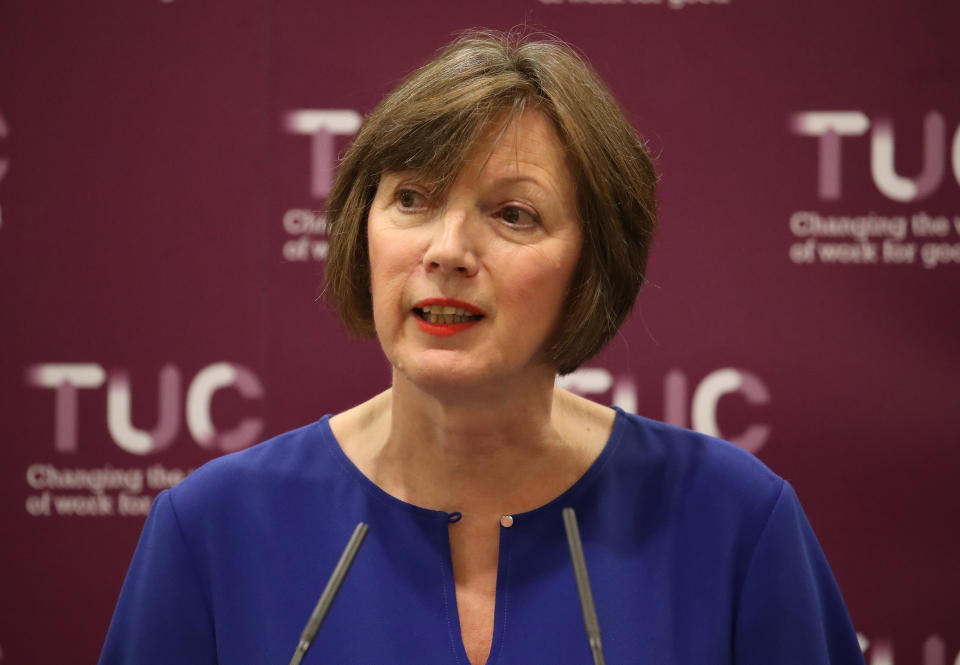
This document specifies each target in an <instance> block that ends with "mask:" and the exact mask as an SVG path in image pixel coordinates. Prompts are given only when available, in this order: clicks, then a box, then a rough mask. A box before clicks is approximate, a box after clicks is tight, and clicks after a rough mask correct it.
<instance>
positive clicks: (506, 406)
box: [331, 375, 613, 519]
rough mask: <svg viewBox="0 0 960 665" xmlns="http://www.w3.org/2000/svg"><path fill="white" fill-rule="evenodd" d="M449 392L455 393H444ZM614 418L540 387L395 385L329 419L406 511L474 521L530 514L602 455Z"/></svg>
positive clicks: (398, 381) (549, 386)
mask: <svg viewBox="0 0 960 665" xmlns="http://www.w3.org/2000/svg"><path fill="white" fill-rule="evenodd" d="M451 392H454V391H451ZM612 423H613V412H612V411H611V410H609V409H606V408H604V407H601V406H599V405H597V404H594V403H592V402H589V401H587V400H584V399H582V398H579V397H576V396H573V395H571V394H569V393H566V392H565V391H561V390H557V389H555V388H554V387H553V377H552V376H549V377H548V381H547V382H546V383H545V385H542V386H540V385H531V386H501V387H500V389H497V390H489V391H486V393H484V392H483V391H473V392H472V394H466V393H465V392H464V391H462V390H458V391H455V392H454V394H453V395H450V396H448V395H444V394H443V393H442V391H436V392H433V393H426V392H424V391H423V390H421V389H420V388H419V387H418V386H416V385H415V384H413V383H411V382H409V381H407V380H406V379H405V378H404V377H403V376H402V375H399V376H395V377H394V386H393V388H392V389H391V390H388V391H387V392H385V393H382V394H381V395H378V396H377V397H375V398H373V399H372V400H370V401H368V402H366V403H364V404H361V405H360V406H358V407H355V408H354V409H351V410H350V411H346V412H344V413H343V414H340V415H338V416H335V417H334V419H333V420H332V421H331V427H333V430H334V433H335V435H336V436H337V439H338V440H339V442H340V444H341V446H342V447H343V449H344V452H345V453H346V454H347V456H348V457H350V459H351V460H352V461H353V462H354V463H355V464H356V465H357V466H358V468H360V470H361V471H362V472H363V473H364V474H365V475H366V476H367V477H368V478H370V479H371V480H372V481H373V482H374V483H376V484H377V485H378V486H380V487H381V488H382V489H384V490H385V491H386V492H388V493H389V494H391V495H393V496H395V497H397V498H398V499H401V500H403V501H406V502H408V503H412V504H415V505H419V506H423V507H425V508H432V509H435V510H445V511H447V512H453V511H459V512H462V513H463V514H464V516H465V517H469V516H473V515H475V516H477V517H482V518H483V519H490V518H492V517H495V516H498V515H502V514H507V513H511V512H522V511H526V510H531V509H533V508H536V507H538V506H540V505H542V504H544V503H546V502H548V501H549V500H551V499H552V498H554V497H555V496H557V495H558V494H560V493H561V492H563V491H564V490H565V489H566V488H568V487H569V486H570V485H572V484H573V483H574V482H576V480H577V479H578V478H579V477H580V476H581V475H582V474H583V473H584V472H585V471H586V469H587V468H588V467H589V466H590V464H591V463H592V462H593V460H594V459H596V457H597V455H599V453H600V451H601V450H602V448H603V445H604V443H605V442H606V439H607V437H608V435H609V431H610V428H611V427H612Z"/></svg>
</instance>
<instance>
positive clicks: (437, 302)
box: [413, 298, 483, 337]
mask: <svg viewBox="0 0 960 665" xmlns="http://www.w3.org/2000/svg"><path fill="white" fill-rule="evenodd" d="M440 307H456V308H458V309H460V310H463V312H466V316H468V317H469V319H468V320H466V321H456V322H452V323H446V322H440V321H431V320H430V319H431V318H434V319H436V318H438V316H439V315H442V313H440V312H437V311H436V310H435V309H434V308H437V309H439V308H440ZM413 311H414V315H415V317H414V320H415V321H416V322H417V326H418V327H419V328H420V330H422V331H423V332H425V333H428V334H430V335H434V336H436V337H449V336H450V335H454V334H456V333H458V332H460V331H462V330H466V329H467V328H469V327H471V326H472V325H474V324H475V323H477V322H478V321H480V319H482V318H483V312H482V311H481V310H480V308H479V307H477V306H476V305H472V304H470V303H468V302H464V301H462V300H454V299H453V298H425V299H423V300H421V301H420V302H418V303H417V304H416V305H414V307H413ZM443 316H451V315H443ZM461 316H463V314H462V313H461ZM458 318H459V317H458Z"/></svg>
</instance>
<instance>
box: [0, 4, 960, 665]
mask: <svg viewBox="0 0 960 665" xmlns="http://www.w3.org/2000/svg"><path fill="white" fill-rule="evenodd" d="M518 25H526V26H528V27H529V28H531V29H535V30H541V31H545V32H549V33H552V34H554V35H557V36H558V37H560V38H562V39H564V40H566V41H569V42H571V43H572V44H574V45H575V46H576V47H577V48H578V49H580V50H581V51H582V52H583V53H584V54H585V56H586V57H587V58H588V60H589V61H590V62H591V63H592V65H593V66H594V68H595V69H596V70H597V71H598V72H599V73H600V74H601V76H602V77H603V78H604V79H605V80H606V81H607V82H608V84H609V85H610V87H611V88H612V89H613V91H614V93H615V94H616V95H617V97H618V98H619V99H620V100H621V102H622V104H623V106H624V108H625V110H626V112H627V115H628V117H629V118H630V119H631V121H632V122H633V123H634V125H635V126H636V128H637V130H638V131H639V132H640V133H641V134H642V135H644V136H645V137H646V138H647V140H648V142H649V145H650V148H651V150H652V152H653V153H654V154H655V155H656V157H657V164H658V168H659V171H660V174H661V187H660V193H661V211H660V214H661V231H660V234H659V236H658V239H657V242H656V245H655V247H654V250H653V254H652V259H651V265H650V271H649V278H650V281H649V284H648V286H647V288H646V289H645V291H644V292H643V293H642V294H641V297H640V299H639V302H638V304H637V307H636V310H635V312H634V314H633V315H632V317H631V318H630V319H629V321H628V322H627V324H626V325H625V327H624V328H623V330H622V333H621V334H620V335H619V336H618V337H617V338H616V339H615V340H614V341H613V343H612V344H611V345H610V346H609V348H608V349H606V350H605V351H604V352H603V353H602V354H601V355H599V356H598V357H596V358H594V359H593V360H591V361H590V362H589V363H587V365H586V366H585V367H584V368H583V369H581V370H580V371H578V372H577V373H576V374H573V375H571V376H568V377H565V378H564V379H562V382H563V384H564V385H565V386H567V387H569V388H571V389H573V390H576V391H578V392H580V393H582V394H584V395H587V396H589V397H591V398H593V399H596V400H598V401H600V402H603V403H607V404H613V403H616V404H618V405H620V406H623V407H624V408H627V409H629V410H632V411H636V412H638V413H642V414H644V415H647V416H650V417H653V418H657V419H661V420H667V421H670V422H673V423H675V424H679V425H682V426H685V427H691V428H695V429H699V430H701V431H704V432H708V433H711V434H715V435H718V436H722V437H724V438H727V439H730V440H732V441H734V442H735V443H737V444H738V445H741V446H742V447H744V448H746V449H748V450H750V451H751V452H753V453H754V454H756V455H757V456H758V457H759V458H760V459H762V460H763V461H764V462H765V463H766V464H768V465H769V466H770V467H772V468H773V469H774V470H775V471H776V472H777V473H779V474H780V475H782V476H783V477H785V478H786V479H787V480H789V481H790V482H791V483H792V484H793V485H794V487H796V489H797V491H798V493H799V495H800V498H801V500H802V501H803V504H804V507H805V509H806V511H807V513H808V516H809V517H810V520H811V522H812V524H813V526H814V529H815V530H816V532H817V534H818V536H819V538H820V541H821V544H822V545H823V548H824V550H825V551H826V554H827V557H828V559H829V560H830V562H831V565H832V567H833V570H834V573H835V575H836V577H837V579H838V581H839V584H840V588H841V589H842V591H843V592H844V596H845V598H846V601H847V604H848V607H849V610H850V613H851V615H852V618H853V621H854V624H855V626H856V627H857V630H858V632H859V633H860V635H861V645H862V646H863V648H864V649H865V654H866V658H867V662H868V663H870V664H871V665H890V664H892V663H894V662H896V663H897V665H905V664H906V665H912V664H922V665H950V664H953V663H958V664H960V566H958V561H960V519H958V514H960V483H958V472H960V445H958V444H960V51H958V49H957V47H956V44H957V39H958V30H960V6H958V5H957V4H956V3H955V2H946V1H939V0H847V1H846V2H842V3H838V2H834V1H832V0H804V1H803V2H790V1H788V0H778V1H773V2H762V1H761V0H603V1H600V0H592V1H587V0H577V1H574V0H549V1H548V0H516V1H506V0H497V1H494V0H483V1H479V2H469V3H451V2H441V1H439V0H435V1H422V2H415V3H395V2H385V1H374V0H354V1H352V2H343V3H331V2H307V1H305V0H235V2H231V3H210V2H200V1H198V0H134V1H132V2H131V1H124V2H121V1H119V0H102V1H101V2H98V3H95V4H90V3H74V2H64V1H63V0H51V1H50V2H43V3H40V2H29V1H27V0H6V1H5V2H3V3H0V280H2V284H3V285H4V286H3V287H2V288H0V340H2V345H0V410H2V418H0V501H2V504H0V505H2V508H0V534H2V546H0V557H2V559H0V588H2V590H3V592H2V594H0V662H2V663H17V664H19V663H46V662H57V663H63V664H65V665H69V664H76V665H81V664H84V665H85V664H87V663H91V662H95V660H96V658H97V655H98V653H99V650H100V646H101V644H102V641H103V638H104V636H105V634H106V629H107V626H108V623H109V620H110V616H111V613H112V610H113V605H114V602H115V600H116V597H117V594H118V593H119V590H120V585H121V584H122V581H123V577H124V574H125V571H126V567H127V564H128V562H129V559H130V556H131V554H132V553H133V549H134V547H135V545H136V541H137V537H138V534H139V531H140V528H141V526H142V524H143V519H144V516H145V514H146V512H147V510H149V506H150V502H151V501H152V499H153V497H154V496H155V495H156V494H157V492H159V491H160V490H161V489H163V488H164V487H168V486H170V485H171V484H173V483H175V482H177V481H178V480H179V479H180V478H182V477H183V475H184V474H186V473H188V472H189V471H190V470H192V469H193V468H196V467H197V466H199V465H201V464H203V463H204V462H205V461H206V460H208V459H210V458H212V457H215V456H217V455H221V454H224V453H227V452H230V451H232V450H237V449H241V448H244V447H247V446H249V445H251V444H253V443H256V442H257V441H260V440H263V439H265V438H268V437H270V436H273V435H275V434H278V433H280V432H282V431H285V430H287V429H290V428H293V427H296V426H299V425H303V424H305V423H308V422H311V421H313V420H316V419H317V418H319V417H320V416H322V415H323V414H325V413H334V412H337V411H340V410H342V409H344V408H346V407H348V406H350V405H352V404H355V403H357V402H359V401H362V400H363V399H365V398H366V397H368V396H370V395H372V394H373V393H375V392H378V391H380V390H382V389H383V388H385V387H386V386H387V385H388V382H389V371H388V367H387V364H386V362H385V360H384V359H383V357H382V355H381V353H380V350H379V347H378V345H377V344H376V343H375V342H360V341H356V340H351V339H349V338H348V337H347V336H346V335H345V333H344V332H343V330H342V327H341V325H340V324H339V322H338V320H337V318H336V315H335V313H334V312H333V311H332V310H330V309H329V308H328V307H326V306H325V305H323V304H322V303H321V302H319V301H318V296H319V293H320V283H321V279H322V275H323V270H324V259H325V256H326V248H327V244H326V226H325V219H324V217H323V207H324V200H325V197H326V195H327V192H328V190H329V186H330V181H331V178H332V172H333V169H334V167H335V165H336V161H337V158H338V156H339V155H341V154H342V152H343V150H344V149H345V148H346V146H348V145H349V142H350V140H351V138H352V136H353V134H354V132H355V131H356V128H357V126H358V125H359V123H360V121H361V119H362V117H363V116H364V114H366V113H368V112H369V111H370V110H371V109H372V108H373V106H374V105H375V104H376V102H377V101H378V100H379V99H380V98H381V97H382V96H383V95H384V94H386V93H387V92H388V91H389V90H390V89H391V88H392V87H393V86H395V85H396V84H397V83H398V82H399V80H400V79H401V78H402V77H403V76H405V75H406V74H407V73H408V72H409V71H410V70H412V69H413V68H415V67H416V66H418V65H419V64H422V63H423V62H425V61H426V60H427V59H429V58H430V57H431V55H432V54H433V53H434V52H435V51H436V50H437V49H438V48H439V47H441V46H442V45H443V44H445V43H446V42H448V41H450V40H451V39H452V37H453V36H454V35H455V34H456V33H458V32H460V31H461V30H463V29H465V28H471V27H481V26H482V27H489V28H495V29H501V30H504V29H510V28H512V27H514V26H518Z"/></svg>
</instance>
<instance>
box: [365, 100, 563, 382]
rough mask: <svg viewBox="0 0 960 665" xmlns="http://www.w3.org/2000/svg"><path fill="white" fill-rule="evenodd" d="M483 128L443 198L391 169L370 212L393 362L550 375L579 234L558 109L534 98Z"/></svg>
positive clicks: (466, 371) (408, 367)
mask: <svg viewBox="0 0 960 665" xmlns="http://www.w3.org/2000/svg"><path fill="white" fill-rule="evenodd" d="M500 129H501V128H500V127H499V126H496V125H495V126H494V127H493V129H491V130H490V131H489V132H488V133H487V135H486V137H485V139H484V140H481V141H480V142H479V143H478V145H477V147H476V148H475V149H474V151H473V152H472V154H471V155H470V157H469V158H468V160H467V162H466V164H465V165H464V167H463V169H462V170H461V171H460V173H459V174H458V175H457V177H456V179H455V181H454V183H453V185H452V186H451V188H450V190H449V191H448V192H447V194H446V195H445V196H444V198H442V199H441V200H436V199H433V198H431V196H430V193H429V192H430V186H429V183H427V182H424V181H423V180H422V179H421V178H420V176H419V174H418V173H417V172H415V171H409V172H396V173H387V174H384V175H383V176H382V177H381V179H380V183H379V187H378V188H377V193H376V196H375V197H374V200H373V203H372V205H371V208H370V213H369V216H368V218H367V224H368V226H367V234H368V242H369V252H370V266H371V268H370V280H371V291H372V297H373V312H374V321H375V324H376V329H377V336H378V337H379V339H380V343H381V345H382V346H383V350H384V352H385V353H386V355H387V358H388V359H389V360H390V362H391V364H392V365H393V367H394V369H395V371H396V372H399V373H400V374H402V375H403V376H405V377H406V378H408V379H410V380H412V381H413V382H414V383H416V384H418V385H420V386H421V387H423V388H428V389H429V388H430V387H433V388H437V389H442V388H447V387H453V386H457V387H461V388H466V387H468V386H470V385H483V384H487V385H489V386H493V385H497V386H501V387H502V388H504V389H505V388H507V385H506V384H504V381H509V380H516V379H520V380H521V383H522V380H523V379H524V378H525V377H526V378H530V379H532V378H534V377H540V378H542V377H544V376H546V377H549V380H550V381H552V378H553V374H554V369H553V368H552V367H550V366H549V365H548V364H547V363H546V361H545V360H544V354H543V353H542V352H543V351H544V345H545V343H546V342H547V340H548V339H549V337H550V335H551V333H552V332H553V331H554V329H555V328H556V326H557V322H558V318H559V315H560V312H561V310H562V307H563V303H564V299H565V296H566V292H567V287H568V286H569V283H570V279H571V277H572V275H573V272H574V269H575V267H576V265H577V261H578V259H579V257H580V248H581V244H582V238H581V232H580V222H579V220H578V216H577V208H576V200H575V192H574V184H573V179H572V177H571V175H570V172H569V169H568V168H567V166H566V162H565V159H564V149H563V146H562V144H561V143H560V140H559V138H558V137H557V135H556V132H555V130H554V128H553V125H552V123H551V122H550V120H549V119H548V118H547V117H546V116H545V115H544V114H543V113H542V112H541V111H539V110H536V109H528V110H526V111H525V112H524V113H523V114H522V115H521V116H519V117H517V118H515V119H514V120H513V121H512V122H511V124H510V125H509V126H508V127H507V129H506V131H504V133H503V135H502V136H499V131H500Z"/></svg>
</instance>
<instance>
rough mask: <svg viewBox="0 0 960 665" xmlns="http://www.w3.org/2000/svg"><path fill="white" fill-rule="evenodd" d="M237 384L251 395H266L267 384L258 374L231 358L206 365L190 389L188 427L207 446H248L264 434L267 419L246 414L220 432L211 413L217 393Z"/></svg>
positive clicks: (245, 394) (221, 448) (238, 388)
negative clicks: (232, 426) (264, 390)
mask: <svg viewBox="0 0 960 665" xmlns="http://www.w3.org/2000/svg"><path fill="white" fill-rule="evenodd" d="M230 387H232V388H235V389H236V390H237V392H239V393H240V394H241V395H243V396H244V397H246V398H248V399H257V398H259V397H263V386H262V385H261V384H260V380H259V379H258V378H257V376H256V374H254V373H253V372H252V371H250V370H249V369H247V368H246V367H243V366H242V365H237V364H234V363H228V362H219V363H214V364H212V365H208V366H207V367H204V368H203V369H202V370H200V371H199V372H198V373H197V376H196V377H194V379H193V382H192V383H191V384H190V389H189V390H188V391H187V427H188V429H189V430H190V434H191V435H192V436H193V438H194V440H195V441H196V442H197V443H198V444H199V445H200V446H202V447H203V448H208V449H213V448H219V449H220V450H222V451H224V452H231V451H234V450H241V449H243V448H246V447H247V446H249V445H250V444H252V443H253V442H254V441H256V439H257V437H258V436H260V432H261V430H262V429H263V421H262V420H259V419H257V418H244V419H243V420H242V421H240V423H239V424H238V425H237V426H236V427H234V428H233V429H232V430H228V431H223V432H218V431H217V429H216V428H215V427H214V425H213V419H212V418H211V417H210V403H211V402H212V400H213V394H214V393H215V392H217V391H218V390H221V389H223V388H230Z"/></svg>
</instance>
